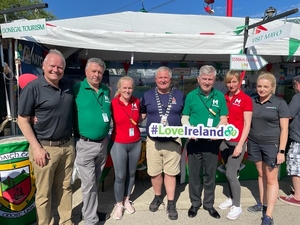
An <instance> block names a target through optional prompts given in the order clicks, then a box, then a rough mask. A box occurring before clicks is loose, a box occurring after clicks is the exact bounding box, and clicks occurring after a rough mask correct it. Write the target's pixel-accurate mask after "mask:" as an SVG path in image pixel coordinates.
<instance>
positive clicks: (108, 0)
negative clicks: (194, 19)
mask: <svg viewBox="0 0 300 225" xmlns="http://www.w3.org/2000/svg"><path fill="white" fill-rule="evenodd" d="M44 2H45V3H48V6H49V7H48V9H47V10H48V11H50V12H52V13H53V14H54V15H56V16H57V17H58V19H66V18H74V17H83V16H93V15H101V14H108V13H116V12H123V11H136V12H138V11H139V10H140V9H141V8H142V0H44ZM226 2H227V0H215V3H214V4H213V9H214V11H215V14H214V15H216V16H226ZM232 2H233V10H232V11H233V16H234V17H245V16H250V18H260V17H263V16H264V11H265V10H266V9H267V8H269V7H270V6H272V7H275V8H276V9H277V14H280V13H283V12H285V11H288V10H291V9H294V8H300V1H299V0H285V1H284V0H276V1H275V0H250V1H247V0H232ZM143 3H144V7H145V9H146V10H147V11H149V12H153V13H174V14H196V15H208V14H207V13H206V12H205V11H204V0H144V1H143ZM289 17H300V13H299V12H298V13H297V14H293V15H291V16H289Z"/></svg>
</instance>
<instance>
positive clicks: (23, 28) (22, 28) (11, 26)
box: [1, 19, 47, 38]
mask: <svg viewBox="0 0 300 225" xmlns="http://www.w3.org/2000/svg"><path fill="white" fill-rule="evenodd" d="M1 33H2V37H3V38H14V37H22V36H33V35H47V27H46V20H45V19H38V20H24V21H16V22H12V23H4V24H1Z"/></svg>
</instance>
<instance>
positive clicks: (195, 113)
mask: <svg viewBox="0 0 300 225" xmlns="http://www.w3.org/2000/svg"><path fill="white" fill-rule="evenodd" d="M215 80H216V69H215V68H214V67H212V66H209V65H205V66H202V67H201V68H200V71H199V76H198V77H197V81H198V84H199V87H198V88H196V89H195V90H193V91H191V92H190V93H189V94H188V95H187V97H186V99H185V105H184V108H183V112H182V119H181V122H182V125H188V126H197V125H199V124H202V125H203V126H206V127H216V126H218V125H221V124H223V125H226V124H227V114H228V110H227V106H226V100H225V97H224V95H223V93H221V92H220V91H218V90H215V89H214V88H213V85H214V83H215ZM221 141H222V140H212V139H193V138H192V139H190V140H189V142H188V143H187V154H188V167H189V197H190V201H191V203H192V206H191V207H190V209H189V211H188V216H189V217H191V218H193V217H195V216H196V215H197V212H198V210H199V208H200V207H201V205H202V200H201V192H202V190H203V188H204V198H203V208H204V209H205V210H207V211H208V212H209V215H210V216H212V217H214V218H217V219H219V218H220V215H219V213H218V212H217V211H216V210H215V208H214V207H213V204H214V199H215V175H216V170H217V164H218V153H219V146H220V144H221ZM201 171H203V174H204V176H203V184H201V180H200V178H199V174H200V173H201Z"/></svg>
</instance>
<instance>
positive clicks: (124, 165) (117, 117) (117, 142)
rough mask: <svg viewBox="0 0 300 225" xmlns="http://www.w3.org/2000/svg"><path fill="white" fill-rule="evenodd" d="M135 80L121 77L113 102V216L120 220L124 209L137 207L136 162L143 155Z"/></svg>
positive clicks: (128, 209) (132, 211) (130, 209)
mask: <svg viewBox="0 0 300 225" xmlns="http://www.w3.org/2000/svg"><path fill="white" fill-rule="evenodd" d="M133 87H134V81H133V79H132V78H131V77H128V76H124V77H121V78H120V79H119V81H118V83H117V88H118V90H117V92H116V94H115V97H114V98H113V99H112V101H111V107H112V119H113V131H112V135H111V140H112V141H113V145H112V148H111V152H110V154H111V157H112V161H113V164H114V171H115V184H114V192H115V198H116V205H115V208H114V211H113V215H112V217H113V218H114V219H115V220H120V219H122V217H123V212H124V210H125V211H126V212H127V213H128V214H133V213H134V212H135V208H134V207H133V205H132V202H131V201H130V199H129V198H130V194H131V191H132V188H133V185H134V182H135V173H136V167H137V163H138V160H139V157H140V154H141V138H140V130H139V127H138V123H139V120H140V101H139V99H137V98H135V97H133V96H132V92H133Z"/></svg>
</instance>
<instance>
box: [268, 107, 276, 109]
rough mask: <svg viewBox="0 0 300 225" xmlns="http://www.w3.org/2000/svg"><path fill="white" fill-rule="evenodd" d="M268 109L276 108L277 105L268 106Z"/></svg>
mask: <svg viewBox="0 0 300 225" xmlns="http://www.w3.org/2000/svg"><path fill="white" fill-rule="evenodd" d="M266 109H276V106H266Z"/></svg>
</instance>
